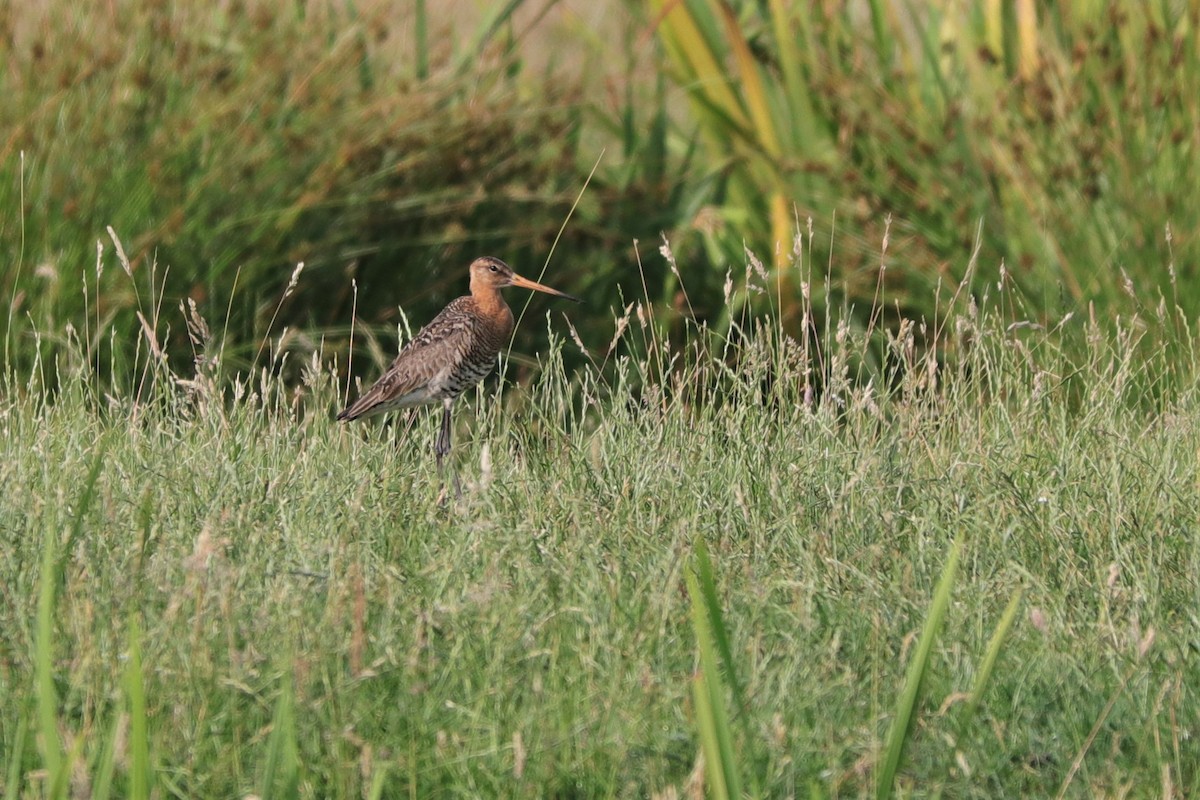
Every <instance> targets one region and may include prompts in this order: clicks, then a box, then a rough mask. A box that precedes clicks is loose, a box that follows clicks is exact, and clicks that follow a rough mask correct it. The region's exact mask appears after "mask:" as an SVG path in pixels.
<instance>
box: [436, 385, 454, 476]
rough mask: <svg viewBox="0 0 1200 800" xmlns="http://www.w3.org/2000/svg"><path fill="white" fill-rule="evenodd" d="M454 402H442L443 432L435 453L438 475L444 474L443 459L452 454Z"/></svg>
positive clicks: (439, 437)
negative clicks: (451, 439)
mask: <svg viewBox="0 0 1200 800" xmlns="http://www.w3.org/2000/svg"><path fill="white" fill-rule="evenodd" d="M452 405H454V401H453V400H443V401H442V409H443V410H442V430H441V431H440V432H439V433H438V438H437V444H436V445H434V448H433V452H434V454H435V455H437V467H438V475H439V476H440V475H441V474H442V458H443V457H444V456H447V455H449V454H450V407H451V406H452Z"/></svg>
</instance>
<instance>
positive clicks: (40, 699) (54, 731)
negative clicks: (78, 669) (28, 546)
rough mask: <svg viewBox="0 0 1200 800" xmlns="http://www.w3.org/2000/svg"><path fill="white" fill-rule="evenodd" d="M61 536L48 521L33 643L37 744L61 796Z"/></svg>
mask: <svg viewBox="0 0 1200 800" xmlns="http://www.w3.org/2000/svg"><path fill="white" fill-rule="evenodd" d="M57 543H58V536H57V534H55V532H54V526H52V525H50V524H49V522H47V523H46V526H45V531H44V534H43V537H42V571H41V578H40V584H39V587H38V604H37V641H36V644H35V645H34V675H35V679H34V680H35V692H36V694H37V720H38V747H39V749H40V750H41V754H42V768H43V769H44V770H45V772H46V787H47V791H46V796H47V797H59V796H61V795H62V794H63V793H64V790H65V788H66V781H65V772H66V770H65V768H64V763H63V762H64V753H63V746H62V741H61V740H60V739H59V736H58V692H57V691H56V690H55V688H54V648H53V644H52V641H53V636H54V605H55V600H56V591H57V587H58V580H57V572H58V560H57V557H56V551H57V547H56V545H57Z"/></svg>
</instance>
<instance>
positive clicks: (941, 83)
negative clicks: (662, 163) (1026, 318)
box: [649, 0, 1200, 317]
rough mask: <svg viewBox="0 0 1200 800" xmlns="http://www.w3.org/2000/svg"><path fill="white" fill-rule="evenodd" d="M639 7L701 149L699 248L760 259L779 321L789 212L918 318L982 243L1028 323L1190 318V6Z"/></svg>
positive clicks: (787, 286) (848, 281)
mask: <svg viewBox="0 0 1200 800" xmlns="http://www.w3.org/2000/svg"><path fill="white" fill-rule="evenodd" d="M649 5H650V7H651V10H652V14H653V15H654V19H655V21H656V23H657V30H658V32H659V34H660V36H661V39H662V41H663V43H664V45H665V52H666V55H667V60H666V66H667V67H668V68H669V73H670V74H671V75H672V76H673V79H674V81H675V83H676V85H677V86H678V87H679V89H680V90H681V91H682V92H685V93H686V95H687V97H688V98H689V104H688V108H689V109H690V113H691V116H692V118H693V119H694V120H695V124H696V125H697V126H698V129H699V131H700V142H701V143H702V145H703V148H704V150H705V155H706V157H705V158H703V159H698V160H697V163H699V164H703V165H705V167H706V169H707V176H708V178H709V179H710V181H711V184H712V185H713V192H712V197H711V202H712V203H713V204H714V206H715V207H716V208H717V209H719V214H718V215H716V219H717V221H718V223H719V224H716V225H713V226H710V233H709V234H708V236H707V245H708V248H709V252H710V254H712V255H710V258H712V260H725V261H728V262H731V263H734V264H738V263H740V262H742V261H743V259H744V256H743V247H744V246H746V245H748V246H749V247H750V248H751V249H753V250H755V251H756V252H757V253H758V254H759V255H760V256H761V258H762V260H763V261H764V262H767V263H771V262H772V261H773V262H774V264H775V265H776V266H777V267H779V268H780V269H781V270H782V274H781V278H782V286H783V293H782V298H781V301H782V305H783V311H784V313H785V315H787V314H794V312H796V311H797V310H798V309H800V308H801V306H802V305H803V304H802V302H801V297H800V292H799V290H798V286H797V285H796V282H795V280H794V275H795V272H794V271H793V270H789V269H788V266H789V265H790V258H789V255H790V253H791V251H792V242H793V236H794V234H795V230H796V227H797V225H796V222H797V221H799V222H800V227H801V228H803V226H804V222H805V219H806V218H813V219H815V221H816V226H817V229H818V231H819V233H818V235H817V236H816V237H815V242H816V243H817V245H818V246H819V247H820V248H821V252H818V253H816V254H815V258H816V261H817V263H818V264H822V265H823V264H825V263H828V264H829V269H830V271H831V272H832V274H833V276H834V277H835V278H836V279H838V280H839V281H840V282H841V284H842V292H843V293H844V299H845V300H846V301H847V302H849V303H858V304H859V306H860V307H870V306H871V303H870V302H864V301H869V300H870V299H871V297H872V296H873V294H874V293H875V292H876V285H877V282H878V281H880V280H881V279H882V281H883V282H884V286H883V289H882V291H883V292H884V294H885V295H886V298H887V300H888V303H889V304H890V303H891V302H896V303H898V304H899V305H900V306H901V308H902V313H904V314H906V315H910V316H914V317H921V316H924V317H932V312H933V308H932V301H933V298H934V297H935V292H934V291H932V289H933V287H934V286H935V285H936V284H937V282H938V281H939V280H949V281H950V282H955V281H957V280H958V279H959V278H961V276H962V275H963V274H964V272H965V271H966V269H967V264H968V260H969V257H970V255H971V253H972V250H973V247H974V245H975V242H976V237H977V231H978V243H979V246H980V252H979V259H980V262H981V263H982V264H983V265H985V267H986V269H987V273H986V274H988V275H991V276H995V275H997V274H999V273H1000V271H1001V270H1000V264H1001V263H1003V264H1005V266H1006V269H1007V272H1008V274H1009V275H1010V276H1012V277H1014V278H1015V280H1016V281H1017V284H1018V285H1019V286H1020V287H1021V288H1022V289H1023V290H1024V292H1025V293H1026V297H1027V299H1028V300H1029V303H1030V305H1031V310H1032V314H1033V315H1034V316H1035V317H1038V316H1041V315H1043V314H1047V313H1050V314H1051V315H1052V316H1055V317H1056V316H1057V314H1054V313H1053V312H1055V311H1058V312H1061V311H1063V310H1066V309H1070V308H1076V307H1086V305H1087V303H1088V302H1090V301H1098V302H1099V303H1100V304H1102V305H1103V306H1104V307H1109V308H1113V309H1120V308H1121V307H1122V305H1123V304H1127V303H1128V300H1129V297H1128V296H1129V295H1131V294H1133V293H1135V292H1136V293H1138V294H1140V296H1141V297H1142V298H1143V299H1144V300H1148V301H1149V303H1151V304H1154V303H1156V302H1157V300H1158V297H1157V296H1155V292H1156V290H1157V289H1162V290H1163V292H1164V294H1166V295H1167V299H1168V301H1173V302H1176V303H1178V304H1179V305H1180V306H1181V307H1182V308H1183V309H1185V310H1186V312H1187V313H1188V314H1191V315H1194V314H1196V313H1197V312H1200V292H1197V290H1195V289H1193V288H1191V286H1190V285H1186V282H1184V281H1180V283H1179V284H1178V285H1177V284H1176V275H1178V276H1179V277H1180V278H1183V277H1185V276H1191V275H1194V272H1195V266H1194V265H1195V264H1196V262H1197V258H1198V257H1200V238H1197V236H1196V235H1195V232H1196V231H1197V228H1198V227H1200V197H1198V196H1197V194H1196V192H1195V187H1196V186H1197V185H1200V166H1198V161H1197V159H1196V158H1195V154H1196V151H1197V148H1198V147H1200V126H1197V124H1196V120H1197V119H1200V46H1198V44H1197V36H1196V30H1197V26H1198V23H1200V7H1198V6H1197V5H1196V4H1195V3H1154V4H1141V5H1138V6H1137V7H1136V8H1135V7H1134V6H1132V5H1131V4H1126V3H1104V2H1078V3H1063V4H1037V3H1034V2H1032V1H1031V0H1022V2H1015V3H1001V2H999V0H968V2H934V3H921V4H909V3H903V2H886V1H885V0H871V2H867V3H854V2H826V3H820V4H807V3H785V2H782V0H762V1H761V2H749V1H748V0H742V1H739V2H730V1H729V0H681V1H680V2H671V1H670V0H651V2H650V3H649ZM701 179H702V176H693V180H701ZM889 217H890V226H889V225H888V220H889ZM834 219H836V224H834V223H833V220H834ZM1168 226H1170V229H1171V231H1172V234H1173V235H1172V234H1168V232H1167V230H1168ZM1172 238H1173V242H1172V241H1171V239H1172ZM884 249H886V254H884V253H883V250H884ZM881 263H883V264H886V265H887V269H886V272H885V273H884V274H883V275H882V276H881V275H880V264H881ZM1172 263H1173V264H1174V267H1175V269H1176V270H1177V272H1176V273H1174V274H1168V266H1169V265H1171V264H1172ZM1175 292H1178V294H1177V295H1176V294H1174V293H1175Z"/></svg>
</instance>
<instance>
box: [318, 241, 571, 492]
mask: <svg viewBox="0 0 1200 800" xmlns="http://www.w3.org/2000/svg"><path fill="white" fill-rule="evenodd" d="M505 286H520V287H523V288H525V289H533V290H535V291H538V292H545V293H547V294H552V295H555V296H556V297H565V298H567V299H568V300H574V301H575V302H576V303H578V302H580V301H579V299H578V298H576V297H572V296H571V295H569V294H567V293H565V292H560V291H558V290H557V289H551V288H550V287H549V286H543V285H542V284H540V283H537V282H536V281H531V280H529V279H528V278H522V277H521V276H520V275H518V274H516V273H515V272H513V270H512V267H510V266H508V264H505V263H504V262H503V261H501V260H500V259H498V258H493V257H491V256H484V257H483V258H477V259H475V260H474V261H473V262H471V293H470V294H469V295H466V296H465V297H459V298H458V299H456V300H453V301H451V302H450V304H449V305H448V306H446V307H445V308H444V309H442V312H441V313H440V314H438V315H437V316H436V317H434V318H433V321H432V322H430V323H429V324H428V325H426V326H425V327H424V328H422V329H421V330H420V332H419V333H418V334H417V335H416V336H415V337H414V338H413V340H412V341H411V342H409V343H408V344H407V345H405V346H404V348H403V349H401V351H400V355H398V356H396V360H395V361H393V362H392V365H391V366H390V367H388V368H387V371H386V372H384V373H383V377H381V378H380V379H379V380H378V381H376V383H375V385H374V386H372V387H371V388H370V389H368V390H367V391H365V392H363V394H362V395H361V396H360V397H359V398H358V399H357V400H355V401H354V402H353V403H351V404H350V405H349V406H347V407H346V409H345V410H343V411H342V413H340V414H338V416H337V418H338V420H340V421H350V420H354V419H359V418H360V417H369V416H372V415H374V414H383V413H385V412H388V411H393V410H395V409H397V408H406V407H408V406H417V405H423V404H425V403H434V402H437V401H439V400H440V401H441V403H442V409H443V411H442V429H441V432H440V433H439V434H438V438H437V444H436V445H435V446H434V453H436V454H437V464H438V472H439V473H440V472H441V470H442V458H443V457H444V456H446V455H447V454H449V452H450V409H451V408H452V407H453V406H454V401H455V400H456V399H458V396H459V395H460V394H462V393H463V392H465V391H466V390H467V389H469V388H470V387H472V386H474V385H475V384H477V383H479V381H481V380H483V378H484V376H486V375H487V374H488V373H489V372H491V371H492V368H493V367H495V366H496V356H497V355H498V354H499V353H500V349H501V348H502V347H504V346H505V345H507V344H508V342H509V339H510V338H511V337H512V332H513V315H512V311H511V310H509V308H508V304H507V303H505V302H504V298H503V297H501V295H500V290H501V289H502V288H504V287H505Z"/></svg>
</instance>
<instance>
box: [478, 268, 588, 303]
mask: <svg viewBox="0 0 1200 800" xmlns="http://www.w3.org/2000/svg"><path fill="white" fill-rule="evenodd" d="M505 286H520V287H521V288H522V289H532V290H534V291H535V292H545V293H546V294H552V295H554V296H555V297H565V298H567V299H568V300H574V301H575V302H576V303H578V302H580V300H579V298H578V297H573V296H571V295H569V294H567V293H566V292H560V291H559V290H558V289H551V288H550V287H549V286H545V285H543V284H540V283H538V282H537V281H531V280H529V279H528V278H523V277H521V276H520V275H518V274H517V273H515V272H513V268H512V267H510V266H509V265H508V264H505V263H504V262H503V261H501V260H500V259H498V258H495V257H494V256H483V257H482V258H477V259H475V260H474V261H472V262H471V291H472V293H474V292H476V291H480V290H483V291H486V290H488V289H492V290H495V289H503V288H504V287H505Z"/></svg>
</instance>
